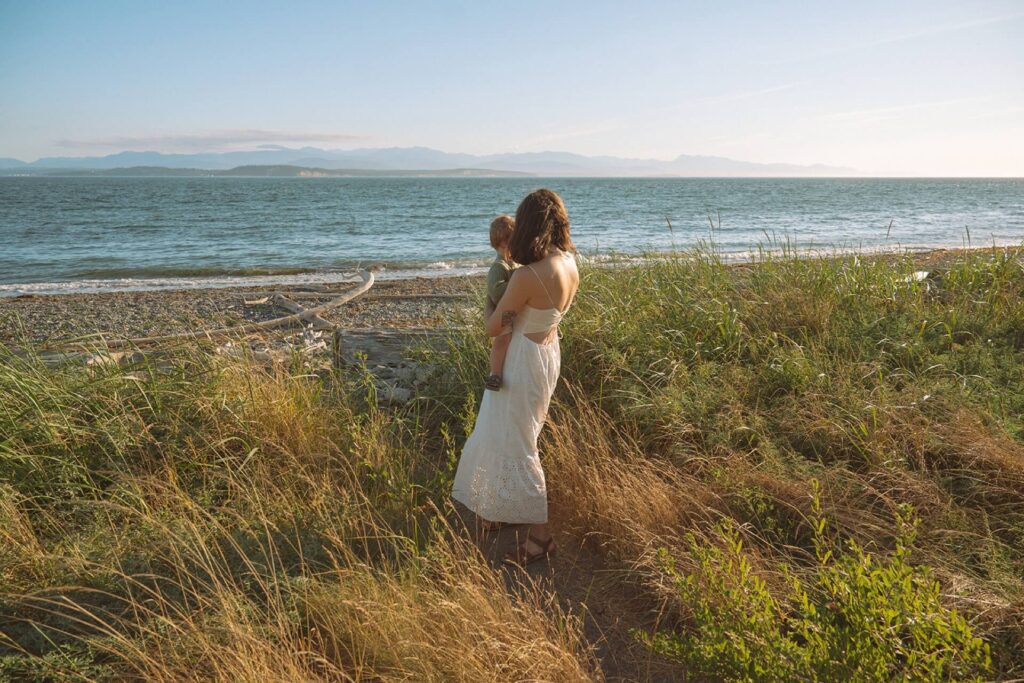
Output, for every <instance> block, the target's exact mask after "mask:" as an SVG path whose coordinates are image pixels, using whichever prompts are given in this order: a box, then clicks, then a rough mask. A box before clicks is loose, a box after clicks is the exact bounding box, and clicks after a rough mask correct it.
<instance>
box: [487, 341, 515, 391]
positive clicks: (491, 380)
mask: <svg viewBox="0 0 1024 683" xmlns="http://www.w3.org/2000/svg"><path fill="white" fill-rule="evenodd" d="M511 341H512V335H511V334H502V335H499V336H497V337H495V338H494V341H493V342H492V343H491V376H490V377H488V378H487V384H486V386H487V388H488V389H499V388H501V373H502V371H503V370H504V369H505V355H506V354H507V353H508V345H509V343H510V342H511Z"/></svg>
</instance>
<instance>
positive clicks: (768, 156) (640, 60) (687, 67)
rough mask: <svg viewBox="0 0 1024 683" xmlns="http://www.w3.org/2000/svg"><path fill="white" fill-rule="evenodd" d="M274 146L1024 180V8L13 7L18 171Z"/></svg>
mask: <svg viewBox="0 0 1024 683" xmlns="http://www.w3.org/2000/svg"><path fill="white" fill-rule="evenodd" d="M260 144H284V145H288V146H300V145H303V144H311V145H314V146H318V147H325V148H352V147H391V146H411V145H424V146H429V147H435V148H438V149H443V150H446V151H452V152H471V153H492V152H506V151H540V150H565V151H571V152H578V153H582V154H592V155H596V154H609V155H615V156H626V157H649V158H662V159H667V158H672V157H675V156H677V155H679V154H683V153H685V154H709V155H721V156H729V157H733V158H738V159H744V160H749V161H759V162H772V161H781V162H792V163H825V164H830V165H840V166H852V167H855V168H858V169H861V170H863V171H866V172H869V173H878V174H918V175H1016V176H1024V1H1021V0H1010V1H1005V0H1004V1H997V0H991V1H990V0H972V1H969V2H967V1H954V0H930V1H928V2H917V1H905V2H892V1H891V0H889V1H888V2H875V1H873V0H868V1H863V2H856V3H854V2H845V1H843V2H838V1H837V2H784V1H783V2H714V3H712V2H636V1H634V2H621V3H603V2H593V1H592V2H537V3H532V2H501V3H497V2H495V3H490V2H437V3H423V2H408V3H401V2H386V1H383V2H365V3H346V2H300V1H297V2H275V3H269V2H267V3H260V2H244V3H242V2H212V1H211V2H189V1H183V0H178V1H176V2H160V3H158V2H151V1H143V0H135V1H134V2H99V1H96V2H49V1H46V0H33V1H31V2H26V1H24V0H0V156H13V157H16V158H20V159H24V160H33V159H35V158H37V157H40V156H84V155H93V154H109V153H112V152H117V151H121V150H124V149H136V150H143V149H155V150H159V151H166V152H193V151H211V150H227V149H251V148H254V147H255V146H257V145H260Z"/></svg>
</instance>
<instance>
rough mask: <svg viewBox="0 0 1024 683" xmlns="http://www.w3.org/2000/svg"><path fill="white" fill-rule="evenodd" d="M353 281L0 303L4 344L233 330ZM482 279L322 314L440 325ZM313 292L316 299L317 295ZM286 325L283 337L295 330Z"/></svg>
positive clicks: (396, 289)
mask: <svg viewBox="0 0 1024 683" xmlns="http://www.w3.org/2000/svg"><path fill="white" fill-rule="evenodd" d="M353 286H354V285H353V284H348V283H342V284H336V285H332V286H331V287H329V288H313V287H309V288H305V287H303V286H301V285H298V286H289V287H278V286H266V287H258V288H245V289H184V290H167V291H143V292H110V293H102V294H47V295H23V296H12V297H4V298H0V344H4V345H6V346H21V345H25V344H32V345H33V346H42V347H46V346H57V345H60V344H62V343H66V342H69V341H74V340H81V339H84V338H89V337H93V336H96V335H102V336H104V337H107V338H129V339H130V338H136V337H148V336H155V335H164V334H176V333H179V332H195V333H196V334H197V335H201V334H202V332H203V330H212V329H218V328H224V327H233V326H238V325H243V324H246V323H251V322H260V321H264V320H271V319H274V318H278V317H281V316H284V315H287V314H288V311H285V310H283V309H281V308H280V307H278V306H276V305H275V304H274V303H273V302H272V300H270V299H268V300H266V301H261V300H262V299H264V298H266V297H268V296H270V295H272V294H274V293H275V292H281V293H282V294H285V295H288V294H289V293H293V292H294V293H300V294H302V295H303V298H302V299H301V302H300V303H301V304H302V305H303V306H305V307H308V308H311V307H313V306H317V305H320V304H323V303H327V302H329V301H330V300H331V299H332V298H335V297H337V296H338V295H339V294H341V293H343V292H344V291H345V290H347V289H349V288H351V287H353ZM482 287H483V280H482V279H481V278H479V277H472V276H462V277H447V278H409V279H400V280H384V281H379V280H378V281H377V282H375V283H374V285H373V287H371V288H370V290H369V291H368V292H366V293H365V294H363V295H362V296H360V297H358V298H356V299H354V300H353V301H350V302H349V303H346V304H344V305H342V306H340V307H338V308H336V309H333V310H331V311H328V312H327V313H325V314H324V315H323V317H324V319H326V320H327V321H328V322H330V323H333V324H335V325H338V326H341V327H345V328H347V329H372V328H383V327H386V328H409V327H436V326H442V325H444V324H445V323H446V322H447V321H449V320H451V319H453V317H454V316H456V315H458V314H459V310H460V309H467V308H472V307H474V306H476V305H477V301H476V299H477V298H478V297H479V296H480V292H481V291H482ZM313 295H315V296H313ZM295 329H296V328H295V327H291V328H289V327H284V328H281V330H280V331H279V332H278V334H282V333H285V332H287V331H288V330H291V331H293V332H294V331H295Z"/></svg>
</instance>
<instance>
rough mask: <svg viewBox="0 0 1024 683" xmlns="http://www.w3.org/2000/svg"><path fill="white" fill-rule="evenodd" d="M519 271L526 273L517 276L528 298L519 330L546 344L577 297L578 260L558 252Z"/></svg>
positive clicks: (565, 253)
mask: <svg viewBox="0 0 1024 683" xmlns="http://www.w3.org/2000/svg"><path fill="white" fill-rule="evenodd" d="M520 271H523V272H517V275H516V277H518V278H523V279H524V281H523V282H522V285H523V286H524V287H525V288H526V289H527V297H526V307H525V308H524V309H523V311H522V313H521V314H520V320H519V321H518V324H517V325H516V327H517V328H519V330H520V331H521V332H522V333H523V334H524V335H526V336H527V337H529V338H530V339H531V340H533V341H535V342H537V343H539V344H543V343H546V342H547V341H549V340H550V338H551V337H552V336H553V335H554V333H555V331H556V329H557V327H558V323H559V322H561V319H562V316H563V315H565V312H566V311H567V310H569V307H570V306H571V305H572V300H573V297H574V296H575V295H576V289H577V287H578V286H579V271H578V270H577V269H576V260H575V259H574V258H573V256H572V254H571V253H569V252H562V251H558V252H555V253H553V254H551V255H549V256H547V257H546V258H543V259H541V260H540V261H537V262H536V263H531V264H530V265H528V266H526V267H524V268H520ZM525 271H530V274H528V273H527V272H525Z"/></svg>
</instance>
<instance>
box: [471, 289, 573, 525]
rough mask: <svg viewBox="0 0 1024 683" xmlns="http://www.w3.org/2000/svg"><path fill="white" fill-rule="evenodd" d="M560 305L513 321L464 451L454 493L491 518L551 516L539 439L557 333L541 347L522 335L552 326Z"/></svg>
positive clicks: (555, 365) (555, 364)
mask: <svg viewBox="0 0 1024 683" xmlns="http://www.w3.org/2000/svg"><path fill="white" fill-rule="evenodd" d="M562 315H563V313H562V312H561V311H559V310H558V309H557V308H548V309H537V308H532V307H530V306H526V307H524V308H523V310H522V312H521V313H520V314H519V315H518V316H517V317H516V318H515V320H514V322H513V324H512V341H511V342H510V343H509V347H508V354H507V355H506V356H505V367H504V372H503V373H502V385H501V389H500V390H498V391H485V392H484V398H483V401H481V403H480V412H479V414H477V417H476V425H475V426H474V428H473V433H472V434H471V435H470V437H469V440H467V441H466V445H465V446H464V447H463V449H462V457H460V458H459V467H458V470H456V472H455V484H454V486H453V487H452V498H454V499H455V500H457V501H459V502H460V503H462V504H463V505H465V506H466V507H468V508H469V509H470V510H472V511H473V512H475V513H476V514H477V516H479V517H481V518H483V519H485V520H488V521H491V522H507V523H511V524H543V523H545V522H547V521H548V496H547V493H548V492H547V487H546V486H545V484H544V469H543V468H542V467H541V465H540V454H539V453H538V452H537V437H538V435H539V434H540V430H541V428H542V427H543V426H544V420H545V418H546V417H547V414H548V405H550V403H551V394H552V393H553V392H554V390H555V384H556V383H557V382H558V371H559V368H560V365H561V354H560V351H559V348H558V335H557V334H552V335H551V341H549V342H547V343H544V344H538V343H537V342H535V341H533V340H532V339H530V338H529V337H526V336H525V335H527V334H535V333H538V332H545V331H548V330H550V329H551V328H552V327H556V326H557V325H558V323H559V322H560V320H561V318H562Z"/></svg>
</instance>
